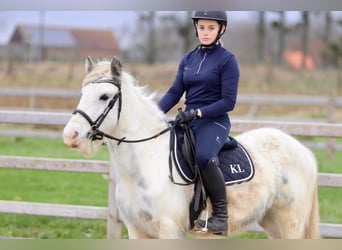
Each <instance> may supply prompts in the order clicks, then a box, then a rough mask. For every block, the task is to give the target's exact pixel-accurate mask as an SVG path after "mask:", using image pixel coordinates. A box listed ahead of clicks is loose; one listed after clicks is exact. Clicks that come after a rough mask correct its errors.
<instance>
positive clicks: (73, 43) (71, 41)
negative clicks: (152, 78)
mask: <svg viewBox="0 0 342 250" xmlns="http://www.w3.org/2000/svg"><path fill="white" fill-rule="evenodd" d="M8 48H9V53H10V55H11V56H12V57H15V58H16V59H20V60H27V61H38V60H41V59H42V60H70V59H77V58H85V57H86V56H92V57H112V56H119V55H120V49H119V45H118V41H117V39H116V38H115V36H114V34H113V32H112V31H111V30H103V29H80V28H66V27H65V28H62V27H48V26H44V27H41V26H32V25H18V26H17V27H16V28H15V30H14V32H13V34H12V36H11V37H10V39H9V42H8Z"/></svg>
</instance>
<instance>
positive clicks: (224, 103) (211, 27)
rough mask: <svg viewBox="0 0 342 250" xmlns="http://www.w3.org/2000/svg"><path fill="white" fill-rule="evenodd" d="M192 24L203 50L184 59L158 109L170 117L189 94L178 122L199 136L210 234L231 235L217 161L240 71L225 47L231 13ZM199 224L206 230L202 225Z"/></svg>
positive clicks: (202, 16) (199, 16)
mask: <svg viewBox="0 0 342 250" xmlns="http://www.w3.org/2000/svg"><path fill="white" fill-rule="evenodd" d="M192 20H193V24H194V26H195V30H196V36H197V37H198V39H199V42H200V44H199V45H198V46H197V48H196V49H194V50H193V51H190V52H189V53H187V54H186V55H185V56H184V57H183V59H182V60H181V62H180V64H179V67H178V71H177V74H176V77H175V80H174V82H173V84H172V86H171V87H170V88H169V90H168V91H167V92H166V94H165V95H164V96H163V97H162V98H161V100H160V102H159V104H158V105H159V108H160V109H161V110H162V111H163V112H164V113H166V112H168V111H169V110H170V109H171V108H172V107H173V106H175V105H176V104H177V103H178V102H179V100H180V98H181V97H182V95H183V93H184V92H185V93H186V95H185V105H186V108H185V111H184V113H183V114H182V115H177V117H176V121H178V122H180V123H182V122H191V128H192V130H193V132H194V135H195V150H196V160H197V164H198V166H199V168H200V173H201V176H202V180H203V185H204V187H205V189H206V192H207V194H208V196H209V199H210V201H211V203H212V207H213V212H212V217H210V218H209V220H208V225H207V227H208V230H209V231H210V232H212V233H214V234H219V235H227V231H228V225H227V219H228V213H227V197H226V187H225V182H224V178H223V175H222V172H221V171H220V169H219V167H218V165H219V162H218V157H217V156H218V153H219V152H220V150H221V148H222V146H223V144H224V143H225V141H226V139H227V137H228V134H229V131H230V126H231V125H230V120H229V116H228V114H227V113H228V112H229V111H232V110H233V109H234V106H235V103H236V96H237V90H238V83H239V77H240V71H239V66H238V63H237V60H236V58H235V56H234V55H233V54H232V53H231V52H230V51H228V50H226V49H225V48H223V47H222V45H221V42H220V38H221V36H222V35H223V34H224V33H225V30H226V28H227V14H226V12H224V11H196V12H194V14H193V17H192ZM195 223H196V224H197V225H199V226H201V227H203V226H204V225H205V222H204V221H203V220H198V221H196V222H195Z"/></svg>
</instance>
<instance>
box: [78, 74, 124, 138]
mask: <svg viewBox="0 0 342 250" xmlns="http://www.w3.org/2000/svg"><path fill="white" fill-rule="evenodd" d="M90 83H91V84H96V83H111V84H113V85H114V86H116V87H117V88H118V89H119V91H118V93H116V95H114V96H113V98H112V99H111V100H110V102H109V103H108V105H107V107H106V108H105V109H104V111H103V112H102V113H101V114H100V116H99V117H98V118H97V119H96V120H95V121H93V120H92V119H91V118H90V116H89V115H88V114H87V113H86V112H84V111H83V110H81V109H75V110H74V111H73V112H72V114H73V115H75V114H77V113H78V114H80V115H81V116H83V117H84V118H85V119H86V120H87V121H88V123H89V124H90V127H91V129H90V130H89V131H88V133H87V138H88V139H90V140H92V141H96V140H102V139H103V137H104V136H106V133H104V132H102V131H101V130H100V126H101V124H102V122H103V121H104V119H105V118H106V117H107V115H108V113H109V111H110V110H111V109H112V108H113V107H114V105H115V103H116V101H117V100H118V99H119V107H118V121H119V119H120V113H121V103H122V98H121V84H120V82H119V83H118V82H116V81H115V80H114V79H102V80H95V81H92V82H90Z"/></svg>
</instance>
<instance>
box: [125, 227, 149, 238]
mask: <svg viewBox="0 0 342 250" xmlns="http://www.w3.org/2000/svg"><path fill="white" fill-rule="evenodd" d="M126 228H127V231H128V238H129V239H151V237H150V236H149V235H148V234H146V233H145V232H143V231H141V230H139V229H138V228H137V227H135V226H133V225H132V226H127V225H126Z"/></svg>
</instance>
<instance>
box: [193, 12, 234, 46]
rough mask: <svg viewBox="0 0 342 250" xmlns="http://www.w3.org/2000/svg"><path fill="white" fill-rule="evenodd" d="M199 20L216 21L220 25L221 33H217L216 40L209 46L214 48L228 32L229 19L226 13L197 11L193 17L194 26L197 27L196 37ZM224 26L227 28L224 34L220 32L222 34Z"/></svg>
mask: <svg viewBox="0 0 342 250" xmlns="http://www.w3.org/2000/svg"><path fill="white" fill-rule="evenodd" d="M199 19H206V20H215V21H217V22H218V23H219V25H220V28H219V31H218V33H217V36H216V39H215V41H214V42H213V43H212V44H210V45H208V46H212V45H214V44H216V43H217V41H218V40H219V39H220V38H221V36H222V35H223V34H224V32H225V31H226V28H227V19H228V18H227V13H226V12H225V11H195V12H194V14H193V15H192V21H193V24H194V26H195V31H196V36H198V33H197V28H196V25H197V21H198V20H199ZM223 25H224V27H225V28H224V31H223V33H222V34H221V33H220V32H221V29H222V26H223Z"/></svg>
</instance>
